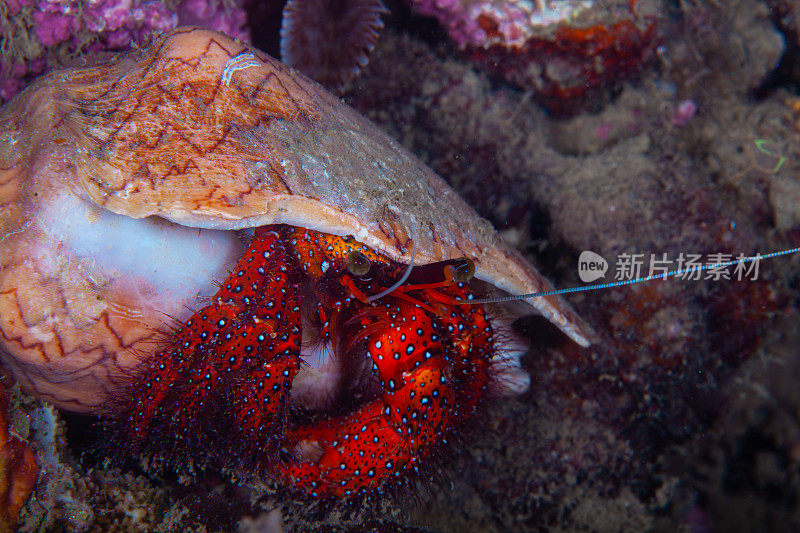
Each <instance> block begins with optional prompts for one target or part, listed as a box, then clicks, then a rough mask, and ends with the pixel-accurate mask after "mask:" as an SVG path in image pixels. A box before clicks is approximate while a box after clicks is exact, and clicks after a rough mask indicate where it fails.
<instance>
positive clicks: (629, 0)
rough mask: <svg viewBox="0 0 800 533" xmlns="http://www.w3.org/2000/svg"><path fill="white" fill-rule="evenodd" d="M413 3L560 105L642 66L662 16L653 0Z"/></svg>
mask: <svg viewBox="0 0 800 533" xmlns="http://www.w3.org/2000/svg"><path fill="white" fill-rule="evenodd" d="M410 3H411V4H412V5H413V6H414V8H415V9H416V10H417V11H418V12H419V13H421V14H425V15H432V16H435V17H436V18H437V19H438V20H439V21H440V23H441V24H442V26H444V28H445V29H446V30H447V32H448V35H449V36H450V38H451V39H453V41H455V43H456V44H457V45H458V47H459V48H461V49H462V50H464V51H465V53H466V54H467V55H468V56H469V57H471V58H472V59H473V60H475V61H477V62H478V63H479V64H481V65H483V66H484V67H485V68H487V69H489V70H490V71H492V72H496V73H498V74H500V75H502V76H503V77H504V78H505V79H506V80H507V81H508V82H510V83H512V84H516V85H518V86H520V87H522V88H523V89H526V90H532V91H533V92H534V94H535V95H536V98H537V99H538V100H539V101H540V102H542V103H544V104H545V105H546V106H547V107H549V108H550V109H551V110H552V111H554V112H558V113H566V112H575V110H576V106H577V103H576V100H577V99H578V98H579V97H582V100H583V103H586V97H588V96H589V94H591V95H592V96H595V97H596V96H597V90H598V89H600V88H604V87H609V86H617V85H618V84H619V82H620V80H622V79H624V78H625V77H627V76H628V75H630V74H632V73H635V72H637V71H638V70H639V68H640V67H641V65H642V64H643V63H644V62H646V61H647V60H648V58H649V57H650V56H651V52H652V50H653V49H654V48H655V44H656V26H657V19H658V18H659V15H658V14H659V11H658V3H657V2H650V1H648V0H597V1H588V0H547V1H539V2H529V1H527V0H522V1H516V0H512V1H493V0H452V1H446V2H440V1H434V0H410ZM660 16H661V17H663V15H660ZM595 105H596V103H595Z"/></svg>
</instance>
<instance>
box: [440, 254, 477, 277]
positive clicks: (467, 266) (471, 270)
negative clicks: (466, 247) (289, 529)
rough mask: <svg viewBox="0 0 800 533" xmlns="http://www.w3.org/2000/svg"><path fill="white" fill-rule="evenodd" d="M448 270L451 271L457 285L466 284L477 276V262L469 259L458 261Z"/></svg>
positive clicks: (449, 266)
mask: <svg viewBox="0 0 800 533" xmlns="http://www.w3.org/2000/svg"><path fill="white" fill-rule="evenodd" d="M446 268H448V269H450V275H451V276H452V279H453V281H455V282H456V283H465V282H467V281H469V280H471V279H472V278H473V276H475V261H473V260H472V259H470V258H468V257H462V258H461V259H456V261H455V262H454V263H453V264H452V265H448V266H447V267H446Z"/></svg>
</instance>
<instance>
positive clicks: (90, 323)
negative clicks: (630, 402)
mask: <svg viewBox="0 0 800 533" xmlns="http://www.w3.org/2000/svg"><path fill="white" fill-rule="evenodd" d="M243 53H249V54H252V56H249V55H248V56H240V54H243ZM236 56H240V57H249V58H251V61H250V63H249V66H246V67H245V68H241V69H235V68H228V71H227V73H226V74H225V79H223V73H224V72H225V69H226V65H228V66H229V67H230V66H231V65H234V64H236V63H235V60H234V62H233V63H231V62H230V61H231V60H232V58H234V57H236ZM245 64H248V63H247V61H245ZM55 194H62V195H64V194H67V195H70V194H71V195H73V196H74V197H76V198H78V199H80V200H79V201H81V202H87V201H88V202H90V203H91V204H93V205H94V206H95V207H93V209H94V210H95V211H94V213H95V214H97V213H101V212H103V210H108V211H111V212H113V213H118V214H121V215H125V216H126V217H132V218H134V219H140V218H144V217H151V216H153V215H155V216H157V217H161V218H162V219H167V220H169V221H171V222H173V223H177V224H180V225H184V226H190V227H198V228H211V229H223V230H233V229H241V228H248V227H254V226H260V225H264V224H273V223H286V224H291V225H296V226H303V227H306V228H311V229H315V230H319V231H323V232H328V233H335V234H338V235H353V236H355V237H356V239H358V240H359V241H361V242H363V243H365V244H367V245H368V246H370V247H372V248H374V249H376V250H380V251H382V252H383V253H385V254H386V255H388V256H390V257H392V258H394V259H396V260H398V261H401V262H406V263H407V262H408V261H409V260H410V257H411V240H412V239H413V244H414V250H415V259H414V261H415V263H417V264H427V263H431V262H437V261H442V260H446V259H451V258H456V257H469V258H471V259H472V260H473V261H474V262H475V265H476V276H477V277H478V278H480V279H482V280H484V281H487V282H489V283H491V284H493V285H495V286H496V287H498V288H500V289H503V290H505V291H508V292H511V293H530V292H536V291H542V290H547V289H550V288H551V287H550V285H549V284H548V282H547V281H546V280H545V279H544V278H543V277H542V276H541V275H540V274H539V273H538V272H537V271H536V269H534V268H533V266H531V265H530V264H529V263H528V262H527V261H525V259H524V258H523V257H522V256H521V255H520V254H519V253H517V252H516V251H515V250H513V249H512V248H510V247H509V246H508V245H507V244H505V243H504V242H503V241H502V240H501V239H500V238H499V236H498V235H497V233H496V232H495V231H494V229H493V228H492V227H491V226H490V225H489V223H488V222H486V221H485V220H484V219H482V218H480V217H479V216H478V215H477V214H476V213H475V211H473V210H472V209H471V208H470V207H469V206H468V205H467V204H466V203H464V201H463V200H461V198H459V196H458V195H457V194H456V193H455V192H454V191H453V190H452V189H451V188H450V187H448V186H447V185H446V184H445V182H444V181H443V180H442V179H441V178H440V177H438V176H437V175H436V174H435V173H434V172H433V171H431V170H430V169H429V168H428V167H427V166H426V165H425V164H424V163H422V162H421V161H420V160H418V159H417V158H416V157H414V156H413V155H412V154H410V153H409V152H408V151H406V150H405V149H404V148H403V147H402V146H401V145H400V144H399V143H398V142H397V141H395V140H393V139H391V138H390V137H388V136H387V135H386V134H385V133H383V132H382V131H381V130H379V129H378V128H377V127H376V126H375V125H373V124H372V123H370V122H369V121H368V120H366V119H365V118H364V117H362V116H361V115H359V114H357V113H356V112H355V111H353V110H352V109H350V108H349V107H348V106H346V105H345V104H343V103H342V102H341V101H339V100H338V99H337V98H336V97H334V96H332V95H331V94H329V93H328V92H327V91H325V90H324V89H322V88H321V87H320V86H319V85H317V84H316V83H314V82H312V81H310V80H308V79H306V78H305V77H303V76H302V75H300V74H299V73H297V72H296V71H294V70H293V69H291V68H290V67H288V66H286V65H283V64H281V63H279V62H278V61H276V60H275V59H272V58H271V57H269V56H267V55H266V54H264V53H262V52H259V51H258V50H256V49H253V48H250V47H248V45H246V44H243V43H241V42H238V41H236V40H234V39H231V38H229V37H227V36H225V35H223V34H220V33H217V32H214V31H210V30H206V29H198V28H191V27H189V28H187V27H183V28H178V29H176V30H174V31H171V32H168V33H165V34H164V35H162V36H161V37H160V38H158V39H157V40H156V41H155V43H154V44H153V45H152V46H151V47H149V48H148V49H146V50H136V51H132V52H130V53H128V54H127V55H122V56H117V57H114V58H112V59H110V60H108V61H105V62H102V63H100V64H97V65H93V66H77V67H73V68H69V69H64V70H60V71H56V72H52V73H50V74H48V75H46V76H44V77H42V78H40V79H38V80H37V81H36V82H35V83H33V84H32V85H31V86H30V87H29V88H28V89H27V90H25V91H24V92H23V93H21V94H20V95H18V96H17V98H15V99H14V100H12V101H11V102H9V103H8V104H7V105H6V106H5V107H4V108H3V109H2V111H1V112H0V207H1V208H2V213H0V332H1V333H2V338H0V347H2V350H4V351H5V352H8V353H9V354H10V355H11V357H5V360H6V361H5V362H6V365H7V366H9V367H11V369H12V370H13V371H14V373H15V375H16V377H17V379H18V380H20V381H21V382H22V384H23V386H24V387H25V388H26V389H27V390H32V391H34V392H36V393H38V394H39V395H41V396H46V397H48V398H49V399H51V400H52V401H54V402H55V403H57V404H58V405H60V406H62V407H67V408H71V409H74V410H84V411H86V410H92V409H94V408H95V407H96V404H97V403H98V402H99V401H100V400H99V398H100V396H101V394H100V392H101V391H102V390H103V389H108V388H113V386H114V383H115V381H114V380H115V379H116V378H115V377H114V376H117V375H118V374H119V373H120V372H121V371H124V369H126V368H128V367H129V366H130V365H131V364H133V362H135V360H136V358H137V354H140V353H141V352H145V353H146V352H147V350H148V348H147V345H146V344H145V343H146V342H148V341H149V340H150V339H152V338H153V337H154V334H153V329H154V328H155V327H156V325H158V324H160V323H163V315H161V316H158V313H157V312H155V311H152V310H141V309H137V308H136V306H135V305H132V304H130V303H129V302H126V301H125V300H124V299H120V298H119V297H118V298H117V299H116V300H114V301H113V304H112V303H111V300H112V299H113V298H112V296H113V295H112V292H111V291H113V287H109V284H104V283H103V282H102V280H98V279H97V275H94V274H91V273H88V271H89V270H90V266H87V265H86V264H84V263H81V264H75V265H73V264H72V263H70V262H66V263H64V264H58V265H56V267H54V268H53V269H52V270H51V271H48V272H44V271H42V269H41V268H37V267H34V266H33V265H32V259H31V257H29V254H30V253H31V252H29V250H30V249H31V247H32V246H33V245H35V244H36V243H37V239H42V238H43V237H42V231H41V228H40V227H39V226H40V224H38V220H39V219H38V214H37V213H38V212H37V208H38V205H39V204H40V203H41V202H43V201H44V199H45V198H48V197H51V196H53V195H55ZM87 213H89V214H87V215H86V216H87V217H89V218H91V217H93V216H95V215H92V212H91V210H90V211H88V212H87ZM164 223H166V222H164ZM52 246H53V247H52V248H49V249H48V250H50V251H49V252H47V253H51V252H53V253H54V251H57V250H58V243H55V244H53V245H52ZM41 253H44V252H41ZM71 266H74V267H75V268H71ZM530 303H531V304H532V305H533V306H534V307H535V308H536V309H537V310H538V311H539V312H541V313H542V314H543V315H544V316H545V317H547V318H548V319H549V320H551V321H552V322H553V323H555V324H556V325H557V326H558V327H559V328H561V329H562V330H563V331H564V332H565V333H567V334H568V335H569V336H570V337H572V338H573V339H574V340H575V341H577V342H578V343H580V344H582V345H584V346H587V345H588V344H589V342H588V339H589V336H590V329H589V328H588V327H587V326H585V325H584V323H583V322H582V321H581V320H580V319H579V318H578V317H577V315H576V314H575V313H574V311H573V310H572V309H571V308H570V307H569V306H568V305H566V304H565V303H564V302H563V301H562V300H561V299H560V298H558V297H547V298H537V299H535V300H534V301H532V302H530ZM120 309H122V310H120ZM149 349H152V348H149ZM98 363H100V364H98ZM53 376H58V378H57V379H56V378H54V377H53ZM76 391H80V392H76Z"/></svg>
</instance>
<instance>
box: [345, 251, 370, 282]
mask: <svg viewBox="0 0 800 533" xmlns="http://www.w3.org/2000/svg"><path fill="white" fill-rule="evenodd" d="M371 266H372V264H371V263H370V261H369V258H367V256H366V255H364V254H362V253H361V252H359V251H357V250H353V251H352V252H350V253H349V254H347V270H348V271H349V272H350V273H351V274H353V275H354V276H363V275H364V274H366V273H367V272H369V269H370V267H371Z"/></svg>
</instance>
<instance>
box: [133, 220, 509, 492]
mask: <svg viewBox="0 0 800 533" xmlns="http://www.w3.org/2000/svg"><path fill="white" fill-rule="evenodd" d="M468 267H469V263H459V262H458V261H456V262H446V263H440V264H438V265H435V266H432V267H431V266H426V267H422V268H419V269H417V271H415V272H414V275H413V276H410V277H409V279H408V280H407V281H406V282H405V283H404V284H402V285H399V286H397V287H395V288H394V289H393V290H392V291H391V292H389V293H388V294H386V295H384V296H382V297H380V298H375V299H370V296H374V295H377V294H379V293H381V292H383V291H385V290H386V289H387V288H391V287H392V286H393V285H395V284H396V282H397V280H399V279H401V278H402V277H403V274H404V273H405V271H406V269H407V268H408V267H406V266H405V265H401V264H399V263H395V262H393V261H391V260H389V259H388V258H386V257H385V256H383V255H381V254H379V253H377V252H374V251H372V250H370V249H369V248H368V247H366V246H365V245H363V244H361V243H359V242H357V241H355V240H354V239H352V238H341V237H336V236H333V235H328V234H323V233H317V232H314V231H311V230H305V229H302V228H296V227H290V226H266V227H261V228H258V229H256V231H255V235H254V237H253V240H252V242H251V244H250V246H249V248H248V249H247V252H246V253H245V254H244V256H243V257H242V258H241V259H240V260H239V262H238V264H237V265H236V267H235V269H234V271H233V272H232V273H231V274H230V275H229V276H228V278H227V279H226V280H225V281H224V283H223V284H222V285H221V286H220V288H219V290H218V291H217V293H216V295H214V297H213V299H212V301H211V303H210V304H209V305H207V306H206V307H204V308H203V309H201V310H200V311H198V312H197V313H195V314H194V315H193V316H192V317H191V318H190V319H189V320H188V321H187V322H186V323H185V324H183V325H182V327H180V328H179V329H178V331H177V332H176V333H175V335H174V336H173V337H172V338H171V339H169V340H168V342H167V346H166V347H165V348H164V349H163V350H162V351H161V352H160V353H159V354H158V355H156V356H155V357H153V358H151V360H149V361H148V362H146V363H143V365H142V366H141V367H140V368H139V369H137V373H136V375H137V376H140V377H139V378H136V379H135V380H134V382H133V383H134V385H133V387H131V389H130V390H129V393H130V394H132V397H133V398H134V400H133V401H132V402H131V403H130V405H131V406H132V407H129V408H128V409H127V411H126V415H125V417H126V418H124V419H123V421H122V424H121V427H122V428H123V429H122V431H123V432H125V433H127V437H128V438H129V440H130V441H131V443H132V446H133V449H134V450H135V451H136V452H139V453H144V454H145V455H148V454H149V455H158V456H160V457H163V458H165V459H167V460H169V459H176V458H180V460H182V461H185V460H187V459H191V460H192V461H195V460H197V461H200V463H198V464H202V462H201V461H203V460H211V461H214V460H215V459H213V457H211V456H210V455H213V453H217V454H219V457H218V458H217V459H216V462H217V463H218V464H228V465H236V466H238V467H246V468H253V467H259V466H260V467H262V471H264V472H266V473H268V474H270V475H272V476H275V477H276V478H277V479H278V480H279V481H280V482H281V483H282V484H285V485H287V486H288V487H290V488H292V489H295V490H299V491H301V492H304V493H307V494H309V495H311V496H314V497H339V498H341V497H348V496H351V495H355V494H368V493H372V492H375V491H379V490H381V489H382V488H384V486H385V485H386V483H387V482H389V481H390V480H393V479H397V480H398V481H400V482H402V480H404V479H406V478H407V477H408V476H409V475H416V474H418V473H419V471H420V468H423V467H424V466H425V465H426V463H427V462H428V461H429V459H430V458H431V457H432V456H434V455H436V454H437V453H439V452H441V451H442V448H444V447H445V446H446V445H447V441H448V438H451V437H452V435H453V434H454V432H456V431H457V430H458V429H459V428H460V427H461V426H463V424H464V423H465V422H466V421H467V420H469V419H470V418H471V415H472V414H473V413H474V411H475V410H476V407H477V405H478V402H479V401H480V399H481V398H483V397H484V396H485V392H486V390H487V388H488V386H489V382H490V374H491V371H492V370H491V360H492V357H493V356H494V355H495V349H494V341H493V333H492V327H491V325H490V323H489V321H488V319H487V317H486V314H485V311H484V309H483V308H482V307H481V306H477V305H463V304H457V303H456V302H455V300H456V299H468V298H471V293H470V291H469V289H468V288H467V287H466V285H465V283H463V282H458V281H454V277H455V278H457V279H463V278H467V277H469V275H470V274H471V272H467V273H466V275H463V272H461V270H459V269H465V268H468ZM304 360H305V361H306V362H305V363H304ZM315 373H316V374H315ZM314 374H315V375H316V378H315V377H313V376H312V377H309V376H310V375H314ZM301 376H303V378H302V379H300V377H301ZM296 377H297V378H298V380H297V383H295V378H296ZM331 381H332V382H333V383H326V384H325V385H323V386H322V387H321V388H320V385H319V383H320V382H331ZM293 386H294V387H293ZM320 395H321V396H322V398H320ZM342 406H345V407H342ZM206 456H208V457H207V458H205V457H206Z"/></svg>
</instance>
